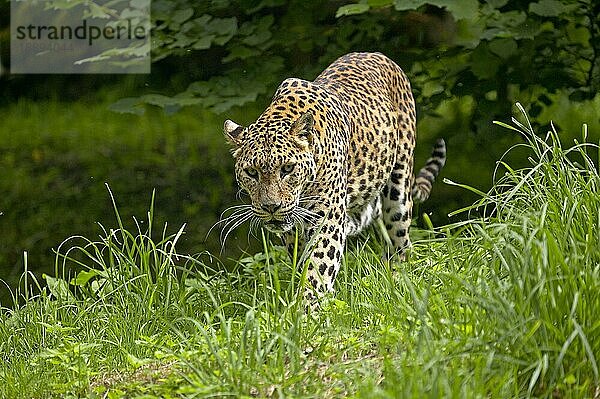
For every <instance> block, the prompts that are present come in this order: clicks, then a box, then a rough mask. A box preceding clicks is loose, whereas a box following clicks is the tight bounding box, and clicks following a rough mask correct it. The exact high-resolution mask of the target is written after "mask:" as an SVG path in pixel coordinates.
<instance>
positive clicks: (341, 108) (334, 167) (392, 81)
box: [224, 53, 446, 300]
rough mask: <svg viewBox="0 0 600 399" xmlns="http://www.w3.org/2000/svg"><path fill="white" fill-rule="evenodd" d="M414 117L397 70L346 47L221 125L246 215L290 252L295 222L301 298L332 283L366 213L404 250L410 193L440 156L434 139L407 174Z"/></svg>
mask: <svg viewBox="0 0 600 399" xmlns="http://www.w3.org/2000/svg"><path fill="white" fill-rule="evenodd" d="M415 124H416V114H415V104H414V100H413V95H412V93H411V89H410V83H409V81H408V79H407V77H406V75H405V74H404V72H403V71H402V70H401V69H400V67H398V65H396V64H395V63H394V62H393V61H391V60H390V59H389V58H387V57H385V56H384V55H382V54H379V53H351V54H347V55H345V56H343V57H341V58H339V59H338V60H336V61H335V62H334V63H333V64H331V65H330V66H329V67H328V68H327V69H325V70H324V71H323V72H322V73H321V74H320V75H319V76H318V77H317V78H316V79H315V80H314V81H312V82H310V81H306V80H301V79H295V78H290V79H286V80H285V81H283V82H282V83H281V85H280V86H279V88H278V89H277V91H276V93H275V95H274V96H273V100H272V102H271V104H270V105H269V106H268V107H267V109H266V110H265V111H264V112H263V113H262V114H261V115H260V116H259V117H258V119H257V120H256V121H255V122H254V123H252V124H250V125H249V126H247V127H243V126H240V125H238V124H236V123H235V122H232V121H230V120H228V121H226V122H225V126H224V130H225V134H226V137H227V139H228V141H229V142H230V144H231V145H232V151H233V155H234V158H235V172H236V178H237V181H238V183H239V184H240V186H241V187H242V188H243V189H244V190H245V191H247V192H248V193H249V195H250V199H251V201H252V205H251V210H252V215H253V217H255V218H257V219H259V220H260V221H261V222H262V223H263V225H264V226H265V227H266V228H267V229H268V230H271V231H273V232H275V233H280V234H281V235H282V238H283V241H284V243H285V244H286V245H287V247H288V250H289V251H290V252H291V251H293V246H294V238H295V234H296V233H295V231H296V229H295V228H294V227H301V229H300V230H299V231H300V232H301V233H302V234H301V237H300V245H301V249H303V248H305V247H306V248H307V254H308V256H307V262H308V264H307V278H308V281H309V282H310V287H307V291H306V293H305V298H306V299H308V300H313V299H314V298H315V295H316V296H317V297H318V296H320V295H321V294H323V293H324V292H327V291H332V290H333V282H334V279H335V277H336V275H337V274H338V272H339V269H340V262H341V258H342V254H343V251H344V246H345V243H346V239H347V237H348V236H350V235H353V234H356V233H358V232H360V231H361V230H362V229H364V228H365V227H366V226H368V225H369V224H370V223H371V222H372V221H373V220H374V219H376V218H379V217H382V219H383V222H384V224H385V227H386V229H387V232H388V236H389V237H390V240H391V243H392V245H393V251H395V252H396V253H397V254H398V255H400V257H401V258H403V257H404V254H405V251H406V250H407V249H408V248H409V247H410V245H411V242H410V238H409V234H408V232H409V227H410V222H411V217H412V205H413V198H414V199H415V200H418V201H424V200H426V199H427V198H428V197H429V194H430V192H431V186H432V183H433V181H434V180H435V178H436V176H437V175H438V173H439V171H440V169H441V168H442V166H443V165H444V163H445V160H446V147H445V144H444V141H443V140H438V142H437V143H436V145H435V147H434V150H433V153H432V156H431V158H430V159H429V160H428V161H427V164H426V165H425V167H424V168H423V169H421V170H420V172H419V173H418V175H417V177H416V178H415V177H414V175H413V151H414V147H415Z"/></svg>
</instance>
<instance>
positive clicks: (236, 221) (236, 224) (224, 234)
mask: <svg viewBox="0 0 600 399" xmlns="http://www.w3.org/2000/svg"><path fill="white" fill-rule="evenodd" d="M253 216H254V215H252V212H250V211H249V212H247V213H245V214H243V215H242V216H240V217H239V218H237V219H234V220H233V221H232V222H230V223H228V224H227V225H226V226H224V227H223V231H222V232H221V250H222V249H223V248H225V242H227V237H229V235H230V234H231V232H233V230H235V229H236V228H238V227H239V226H241V225H242V224H244V223H245V222H246V221H248V219H251V218H252V217H253ZM225 229H227V231H225Z"/></svg>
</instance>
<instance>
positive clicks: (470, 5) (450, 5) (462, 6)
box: [394, 0, 479, 20]
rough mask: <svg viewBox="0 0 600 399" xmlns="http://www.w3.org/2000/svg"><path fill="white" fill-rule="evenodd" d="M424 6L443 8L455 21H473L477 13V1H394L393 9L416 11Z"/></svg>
mask: <svg viewBox="0 0 600 399" xmlns="http://www.w3.org/2000/svg"><path fill="white" fill-rule="evenodd" d="M425 4H431V5H433V6H436V7H440V8H445V9H446V10H448V12H449V13H451V14H452V16H453V17H454V19H456V20H461V19H474V18H476V17H477V14H478V12H479V2H478V1H477V0H460V1H456V0H430V1H427V0H396V1H395V2H394V8H396V10H398V11H406V10H416V9H418V8H419V7H421V6H423V5H425Z"/></svg>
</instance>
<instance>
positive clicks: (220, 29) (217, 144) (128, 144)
mask: <svg viewBox="0 0 600 399" xmlns="http://www.w3.org/2000/svg"><path fill="white" fill-rule="evenodd" d="M73 1H74V2H79V3H81V4H82V6H85V4H87V3H85V2H83V0H81V1H80V0H73ZM53 3H56V2H53V0H50V1H49V4H53ZM9 11H10V1H4V2H1V3H0V60H1V62H2V67H1V68H2V69H1V71H2V73H1V75H0V279H2V280H3V281H5V282H6V283H7V285H8V286H13V287H14V286H15V285H16V284H18V280H19V277H20V276H21V274H22V272H23V270H24V264H25V262H24V253H25V252H27V265H28V269H29V270H31V271H33V272H34V273H35V274H36V275H40V274H41V273H49V272H50V273H52V272H53V270H54V264H55V255H54V252H53V251H54V250H56V249H57V248H58V246H59V245H60V243H61V242H62V241H63V240H64V239H66V238H67V237H69V236H72V235H83V236H86V237H88V238H93V237H97V236H99V235H100V234H101V233H102V229H101V227H100V226H99V225H98V223H100V224H102V225H103V226H105V227H107V228H114V227H115V226H116V221H115V217H114V213H113V210H112V204H111V201H110V196H109V194H108V191H107V188H106V186H105V183H107V184H108V185H109V186H110V188H111V190H112V192H113V193H114V196H115V199H116V202H117V205H118V208H119V211H120V213H121V215H122V217H123V218H124V220H125V222H126V224H127V225H128V226H130V227H131V226H134V221H133V219H132V216H135V217H137V218H138V219H139V220H145V219H146V213H147V211H148V209H149V205H150V199H151V195H152V190H153V189H156V203H155V221H156V226H157V227H160V228H157V229H155V230H156V231H161V228H162V226H163V224H164V223H166V222H168V227H167V231H169V232H171V233H173V232H176V231H177V230H178V229H179V227H181V225H182V224H184V223H186V224H187V227H186V234H185V236H184V238H183V239H182V241H181V242H180V247H179V250H180V251H181V252H188V253H198V252H202V251H205V250H208V251H210V252H212V253H214V254H219V251H220V250H221V246H220V243H219V232H218V230H217V231H216V232H213V233H212V234H211V235H210V236H209V237H208V238H206V235H207V232H208V230H209V228H210V226H212V225H213V224H214V223H215V222H216V221H217V220H218V219H219V214H220V213H221V211H223V209H225V208H226V207H227V206H229V205H233V204H235V203H236V202H238V201H239V200H238V199H236V193H237V190H238V188H237V187H236V184H235V181H234V178H233V162H232V159H231V157H230V155H229V152H228V148H227V146H226V145H225V143H224V140H223V138H222V130H221V126H222V122H223V120H224V119H226V118H230V119H234V120H236V121H237V122H239V123H242V124H245V123H249V122H252V121H253V120H254V119H255V118H256V117H257V116H258V115H259V114H260V112H261V111H262V109H263V108H264V107H265V106H266V105H267V104H268V103H269V100H270V95H271V94H272V93H273V91H274V90H275V88H276V87H277V85H278V83H279V82H281V81H282V80H283V79H285V78H286V77H290V76H295V77H300V78H305V79H309V80H312V79H314V78H315V77H316V76H317V75H318V73H319V72H320V71H321V70H322V69H323V68H325V67H326V66H327V65H328V64H329V63H330V62H332V61H333V60H335V59H336V58H337V57H338V56H340V55H343V54H345V53H347V52H350V51H380V52H382V53H384V54H386V55H387V56H389V57H390V58H392V59H393V60H395V61H396V62H397V63H398V64H399V65H400V66H401V67H402V68H403V69H404V70H405V71H406V73H407V74H408V75H409V77H410V79H411V81H412V84H413V90H414V92H415V96H416V99H417V104H418V118H419V125H418V138H417V147H418V149H417V158H416V166H417V167H420V165H422V164H423V163H424V162H425V159H426V158H427V156H428V154H429V152H430V147H431V145H432V143H433V141H434V140H435V139H436V138H438V137H443V138H445V139H446V142H447V145H448V163H447V165H446V167H445V169H444V170H443V172H442V177H445V178H449V179H451V180H453V181H456V182H460V183H465V184H468V185H471V186H474V187H477V188H478V189H481V190H483V191H485V190H486V189H487V188H488V187H489V186H490V185H491V183H492V181H493V172H494V168H495V167H496V161H497V160H498V159H499V158H500V157H501V156H502V154H503V153H504V152H505V151H506V150H507V149H508V148H509V147H510V146H511V145H513V144H516V143H519V142H521V138H520V137H518V136H516V135H515V134H513V133H511V132H510V131H507V130H505V129H501V128H499V127H498V126H495V125H493V124H492V121H493V120H502V121H507V120H508V119H510V117H511V115H512V114H513V111H514V104H515V102H517V101H518V102H520V103H522V104H523V105H524V107H525V108H526V110H527V111H528V113H529V115H530V117H531V118H532V121H533V123H534V125H535V127H536V128H537V129H538V131H539V132H540V134H544V133H545V131H546V130H547V129H548V128H549V124H550V121H551V120H552V121H553V123H554V125H555V126H556V127H557V128H558V129H559V130H560V131H561V133H560V134H561V137H562V138H563V140H564V141H565V143H572V142H573V140H574V139H578V140H580V141H581V140H582V126H581V125H582V123H584V122H585V123H587V124H588V140H589V141H592V142H595V143H598V139H599V138H600V96H598V95H597V93H598V89H599V88H600V26H599V21H600V5H599V4H597V2H594V1H592V0H589V1H568V0H541V1H536V2H531V1H515V0H479V1H478V0H465V1H462V0H461V1H442V0H438V1H420V0H412V1H401V0H397V1H392V0H369V1H360V2H358V3H349V2H346V1H338V0H325V1H320V2H316V1H315V2H313V1H281V0H249V1H243V0H240V1H234V0H214V1H201V2H192V1H189V0H186V1H184V0H176V1H164V0H162V1H160V0H155V1H153V2H152V27H153V31H152V59H153V65H152V73H151V74H149V75H125V76H123V75H11V74H10V70H9V66H10V65H9V64H10V54H9V48H10V29H9V27H10V12H9ZM596 156H597V154H596ZM509 157H511V161H512V162H513V165H518V164H526V162H527V160H526V159H524V157H523V155H522V154H520V153H519V152H518V151H515V152H512V153H511V154H509ZM475 199H476V197H475V196H474V195H473V194H471V193H470V192H468V191H466V190H461V189H457V188H455V187H452V186H450V185H447V184H444V183H443V182H441V179H440V181H439V182H438V183H436V185H435V187H434V190H433V195H432V197H431V199H430V200H429V201H428V202H427V203H425V204H423V205H422V206H421V207H420V209H419V210H418V213H419V214H422V213H427V214H429V215H430V218H431V220H432V221H433V223H434V224H435V225H440V224H443V223H447V222H448V221H450V219H449V218H448V216H447V214H448V213H449V212H451V211H453V210H456V209H459V208H461V207H463V206H466V205H469V204H471V203H472V202H473V201H474V200H475ZM460 217H461V216H460V215H458V216H455V217H453V218H452V219H451V220H452V221H455V220H458V219H460ZM418 223H420V222H419V221H418ZM255 241H256V240H254V239H248V238H247V234H246V231H245V230H244V229H241V230H240V231H239V233H238V234H237V235H236V236H235V237H232V238H231V239H230V240H229V241H228V244H227V246H226V248H225V251H224V252H223V254H222V255H221V257H222V259H223V260H225V262H227V261H226V259H227V258H229V257H237V256H239V255H240V253H241V252H242V251H254V250H255V249H256V246H254V247H253V246H252V245H256V242H255ZM253 242H254V244H252V243H253ZM0 291H3V292H0V299H1V298H6V295H7V293H8V288H7V287H3V286H0Z"/></svg>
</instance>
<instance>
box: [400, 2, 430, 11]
mask: <svg viewBox="0 0 600 399" xmlns="http://www.w3.org/2000/svg"><path fill="white" fill-rule="evenodd" d="M427 3H429V2H428V1H427V0H396V1H395V2H394V8H395V9H396V10H397V11H407V10H416V9H417V8H419V7H421V6H423V5H425V4H427Z"/></svg>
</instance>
